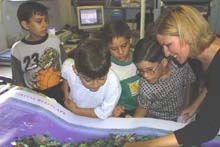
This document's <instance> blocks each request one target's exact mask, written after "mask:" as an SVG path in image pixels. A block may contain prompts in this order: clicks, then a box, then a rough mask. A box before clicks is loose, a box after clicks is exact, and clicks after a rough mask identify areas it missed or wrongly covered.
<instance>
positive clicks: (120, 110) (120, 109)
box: [112, 105, 125, 117]
mask: <svg viewBox="0 0 220 147" xmlns="http://www.w3.org/2000/svg"><path fill="white" fill-rule="evenodd" d="M124 111H125V108H124V106H120V105H117V106H116V107H115V109H114V110H113V112H112V116H113V117H119V116H120V115H121V114H122V113H124Z"/></svg>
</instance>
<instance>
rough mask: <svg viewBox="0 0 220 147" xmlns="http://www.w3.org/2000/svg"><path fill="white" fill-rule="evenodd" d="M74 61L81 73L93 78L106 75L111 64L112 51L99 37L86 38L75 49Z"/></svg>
mask: <svg viewBox="0 0 220 147" xmlns="http://www.w3.org/2000/svg"><path fill="white" fill-rule="evenodd" d="M74 61H75V66H76V69H77V71H78V72H79V73H81V74H83V75H85V76H87V77H89V78H92V79H96V78H100V77H103V76H105V75H106V74H107V73H108V71H109V68H110V65H111V58H110V53H109V52H108V50H107V49H106V48H105V46H104V44H103V41H102V40H99V39H86V40H84V41H82V42H81V43H80V44H79V46H78V47H77V48H76V49H75V50H74Z"/></svg>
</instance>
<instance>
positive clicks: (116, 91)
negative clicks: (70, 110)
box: [62, 59, 121, 119]
mask: <svg viewBox="0 0 220 147" xmlns="http://www.w3.org/2000/svg"><path fill="white" fill-rule="evenodd" d="M72 65H74V60H73V59H67V60H66V61H65V62H64V64H63V67H62V77H63V78H64V79H65V80H67V82H68V85H69V87H70V99H71V100H72V101H73V102H75V103H76V105H77V106H78V107H80V108H94V111H95V113H96V115H97V117H98V118H101V119H106V118H108V117H109V116H111V114H112V111H113V110H114V108H115V106H116V105H117V103H118V100H119V97H120V95H121V86H120V82H119V79H118V78H117V76H116V75H115V74H114V72H112V71H111V70H109V72H108V74H107V79H106V82H105V84H104V85H102V86H101V87H100V88H99V89H98V91H96V92H92V91H90V90H89V89H88V88H86V87H85V86H84V85H83V84H82V82H81V80H80V78H79V77H78V76H77V75H76V74H75V72H74V71H73V68H72Z"/></svg>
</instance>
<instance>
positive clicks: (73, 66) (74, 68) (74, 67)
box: [72, 65, 79, 75]
mask: <svg viewBox="0 0 220 147" xmlns="http://www.w3.org/2000/svg"><path fill="white" fill-rule="evenodd" d="M72 68H73V71H74V72H75V73H76V75H78V74H79V73H78V71H77V69H76V66H75V65H72Z"/></svg>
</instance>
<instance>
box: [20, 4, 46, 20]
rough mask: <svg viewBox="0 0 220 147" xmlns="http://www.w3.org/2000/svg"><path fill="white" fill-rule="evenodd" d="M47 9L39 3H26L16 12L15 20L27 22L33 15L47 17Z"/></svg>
mask: <svg viewBox="0 0 220 147" xmlns="http://www.w3.org/2000/svg"><path fill="white" fill-rule="evenodd" d="M47 10H48V8H47V7H46V6H44V5H42V4H40V3H37V2H34V1H28V2H24V3H22V4H21V5H20V6H19V8H18V10H17V18H18V20H19V23H21V21H29V20H30V18H31V17H32V16H33V15H36V14H37V15H41V16H48V12H47Z"/></svg>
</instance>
